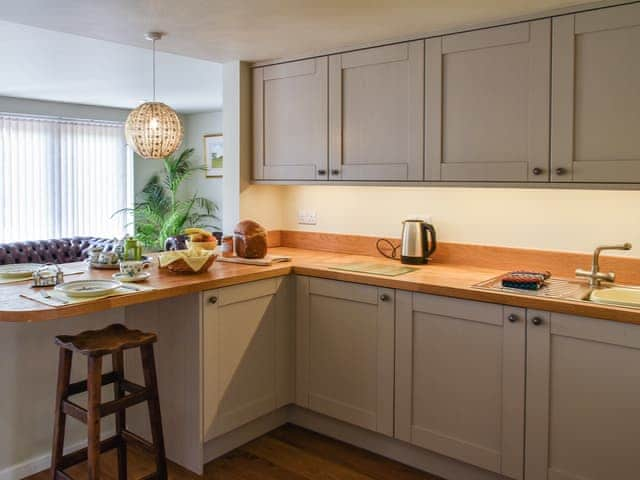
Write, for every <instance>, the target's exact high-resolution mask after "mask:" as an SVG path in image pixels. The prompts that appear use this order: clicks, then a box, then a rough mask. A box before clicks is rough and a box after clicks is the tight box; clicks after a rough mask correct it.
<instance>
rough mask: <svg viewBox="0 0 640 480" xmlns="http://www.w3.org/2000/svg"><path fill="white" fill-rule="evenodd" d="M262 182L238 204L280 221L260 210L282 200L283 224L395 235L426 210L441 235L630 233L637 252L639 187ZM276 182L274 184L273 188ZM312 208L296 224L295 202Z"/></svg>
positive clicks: (526, 238)
mask: <svg viewBox="0 0 640 480" xmlns="http://www.w3.org/2000/svg"><path fill="white" fill-rule="evenodd" d="M254 188H260V189H264V188H269V189H271V190H263V196H267V197H268V200H267V199H263V200H261V201H260V202H259V203H256V205H251V204H248V203H245V204H243V205H242V211H243V216H253V217H255V219H256V220H258V221H261V222H264V223H265V224H267V225H268V226H269V227H270V228H277V227H276V225H277V221H275V220H274V219H276V218H277V215H273V213H272V212H267V213H266V214H265V212H263V209H262V208H261V205H262V204H264V203H265V202H267V201H271V202H276V203H279V205H280V208H281V214H280V215H281V223H280V228H284V229H288V230H305V231H317V232H334V233H352V234H362V235H373V236H388V237H399V236H400V231H401V228H402V226H401V224H400V222H401V220H402V219H403V217H405V216H407V215H411V214H428V215H430V216H431V217H432V221H433V223H434V224H435V226H436V229H437V231H438V237H439V239H441V240H444V241H450V242H463V243H475V244H485V245H502V246H511V247H521V248H538V249H545V250H547V249H548V250H567V251H575V252H590V251H592V249H593V248H594V247H595V246H596V245H598V244H603V243H612V242H613V243H618V242H625V241H629V242H632V243H634V244H635V247H636V248H635V249H634V250H632V251H631V252H624V253H620V254H621V255H629V256H634V257H640V210H639V209H638V206H639V205H640V191H604V190H558V189H535V190H534V189H506V188H505V189H502V188H495V189H493V188H444V187H351V186H335V187H334V186H289V187H257V186H256V187H254ZM278 189H279V190H278ZM301 209H302V210H315V211H316V212H317V215H318V224H317V225H313V226H307V225H298V223H297V212H298V210H301Z"/></svg>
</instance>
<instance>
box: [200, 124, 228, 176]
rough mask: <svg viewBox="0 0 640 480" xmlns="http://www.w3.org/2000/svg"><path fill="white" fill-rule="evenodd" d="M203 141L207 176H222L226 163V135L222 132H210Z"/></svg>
mask: <svg viewBox="0 0 640 480" xmlns="http://www.w3.org/2000/svg"><path fill="white" fill-rule="evenodd" d="M203 142H204V149H203V152H204V163H205V165H206V166H207V171H206V175H207V177H222V175H223V165H224V136H223V135H222V133H208V134H206V135H204V136H203Z"/></svg>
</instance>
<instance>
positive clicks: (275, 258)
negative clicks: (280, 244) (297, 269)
mask: <svg viewBox="0 0 640 480" xmlns="http://www.w3.org/2000/svg"><path fill="white" fill-rule="evenodd" d="M217 260H218V262H228V263H242V264H244V265H262V266H269V265H273V264H274V263H280V262H290V261H291V257H287V256H284V255H265V257H264V258H243V257H223V256H220V257H218V258H217Z"/></svg>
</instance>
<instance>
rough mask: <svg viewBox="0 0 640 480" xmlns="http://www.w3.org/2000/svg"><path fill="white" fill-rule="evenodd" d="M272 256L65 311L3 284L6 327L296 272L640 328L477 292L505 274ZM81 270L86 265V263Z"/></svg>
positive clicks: (608, 311)
mask: <svg viewBox="0 0 640 480" xmlns="http://www.w3.org/2000/svg"><path fill="white" fill-rule="evenodd" d="M270 253H273V254H276V255H288V256H291V257H292V259H293V260H292V261H291V262H286V263H276V264H274V265H271V266H254V265H241V264H235V263H223V262H216V263H214V265H213V266H212V267H211V269H210V270H209V271H208V272H205V273H202V274H197V275H177V274H173V273H170V272H167V271H164V270H159V269H158V267H157V264H154V265H153V266H152V267H151V270H150V271H151V273H152V275H151V278H150V279H149V281H148V282H145V285H149V286H151V287H153V288H154V289H153V290H148V291H144V292H139V293H135V294H129V295H122V296H114V297H108V298H103V299H99V300H95V301H90V302H85V303H80V304H74V305H65V306H62V307H50V306H47V305H44V304H41V303H38V302H35V301H33V300H30V299H27V298H24V297H21V296H20V295H21V294H23V293H31V292H33V290H32V289H31V287H30V281H24V282H20V283H10V284H5V285H0V322H39V321H45V320H54V319H57V318H67V317H74V316H78V315H84V314H88V313H92V312H98V311H102V310H108V309H111V308H118V307H126V306H128V305H135V304H139V303H145V302H151V301H155V300H161V299H166V298H172V297H177V296H180V295H186V294H190V293H197V292H202V291H206V290H213V289H216V288H221V287H227V286H230V285H236V284H240V283H246V282H252V281H255V280H261V279H265V278H273V277H278V276H282V275H288V274H290V273H296V274H300V275H307V276H312V277H319V278H327V279H333V280H342V281H346V282H357V283H363V284H368V285H374V286H378V287H386V288H393V289H399V290H408V291H412V292H421V293H430V294H434V295H443V296H448V297H455V298H461V299H467V300H476V301H482V302H490V303H499V304H503V305H511V306H517V307H523V308H532V309H539V310H546V311H551V312H558V313H566V314H570V315H581V316H586V317H593V318H599V319H604V320H613V321H618V322H625V323H634V324H639V325H640V309H633V308H623V307H614V306H605V305H598V304H592V303H589V302H582V301H572V300H559V299H551V298H544V297H535V296H530V295H527V294H517V293H505V292H498V291H490V290H483V289H478V288H475V287H473V285H475V284H477V283H480V282H482V281H485V280H488V279H490V278H493V277H496V276H498V275H500V274H502V273H504V271H503V270H496V269H490V268H479V267H471V266H468V267H467V266H464V265H447V264H439V263H433V264H429V265H424V266H419V267H417V270H416V271H414V272H410V273H406V274H404V275H400V276H396V277H387V276H381V275H372V274H367V273H357V272H348V271H342V270H334V269H331V268H330V267H331V266H333V265H336V264H349V263H354V262H363V261H367V262H376V263H390V264H397V262H395V261H393V260H388V259H385V258H381V257H372V256H365V255H348V254H342V253H331V252H321V251H315V250H303V249H297V248H287V247H276V248H272V249H270ZM76 265H84V264H81V263H80V264H76ZM69 266H70V267H73V266H74V264H69ZM112 273H113V271H109V270H89V271H88V272H86V273H83V274H79V275H74V276H73V277H72V279H73V280H82V279H105V278H111V274H112Z"/></svg>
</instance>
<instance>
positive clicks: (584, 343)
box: [525, 311, 640, 480]
mask: <svg viewBox="0 0 640 480" xmlns="http://www.w3.org/2000/svg"><path fill="white" fill-rule="evenodd" d="M527 316H528V321H527V401H526V405H527V412H526V432H527V434H526V436H527V438H526V445H527V449H526V462H525V465H526V467H525V477H526V479H527V480H609V479H614V478H615V479H616V480H632V479H637V478H638V472H639V471H640V456H639V455H638V437H639V436H640V368H638V365H640V326H638V325H631V324H624V323H617V322H609V321H605V320H598V319H593V318H584V317H576V316H571V315H563V314H557V313H552V314H549V313H547V312H537V311H528V312H527ZM534 319H537V320H536V324H534V323H533V320H534Z"/></svg>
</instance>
